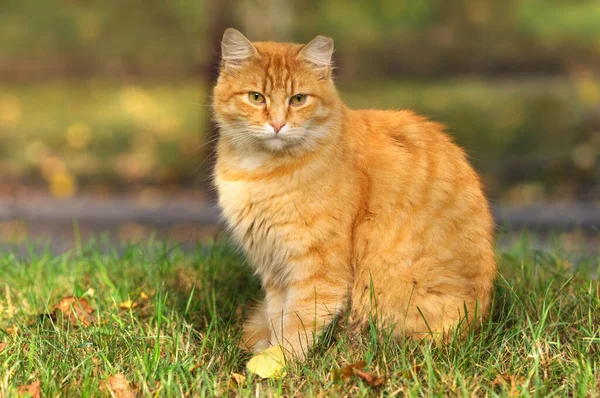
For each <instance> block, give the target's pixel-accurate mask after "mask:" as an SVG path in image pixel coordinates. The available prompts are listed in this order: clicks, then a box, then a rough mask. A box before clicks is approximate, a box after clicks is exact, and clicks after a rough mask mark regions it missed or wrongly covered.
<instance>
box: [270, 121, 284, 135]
mask: <svg viewBox="0 0 600 398" xmlns="http://www.w3.org/2000/svg"><path fill="white" fill-rule="evenodd" d="M269 124H270V125H271V126H272V127H273V130H275V134H277V133H279V130H281V129H282V127H283V126H285V122H280V121H273V122H269Z"/></svg>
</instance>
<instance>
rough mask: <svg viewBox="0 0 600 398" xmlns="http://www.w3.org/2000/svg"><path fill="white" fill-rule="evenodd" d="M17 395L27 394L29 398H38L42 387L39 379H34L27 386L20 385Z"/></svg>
mask: <svg viewBox="0 0 600 398" xmlns="http://www.w3.org/2000/svg"><path fill="white" fill-rule="evenodd" d="M18 391H19V395H22V394H29V396H31V398H39V397H40V396H41V393H42V389H41V387H40V381H39V380H36V381H34V382H33V383H31V384H29V385H27V386H21V387H19V388H18Z"/></svg>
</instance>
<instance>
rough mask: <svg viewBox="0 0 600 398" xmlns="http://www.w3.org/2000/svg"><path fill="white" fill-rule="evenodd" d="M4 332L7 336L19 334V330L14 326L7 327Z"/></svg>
mask: <svg viewBox="0 0 600 398" xmlns="http://www.w3.org/2000/svg"><path fill="white" fill-rule="evenodd" d="M5 330H6V333H7V334H17V333H19V328H18V327H16V326H15V325H12V326H9V327H7V328H6V329H5Z"/></svg>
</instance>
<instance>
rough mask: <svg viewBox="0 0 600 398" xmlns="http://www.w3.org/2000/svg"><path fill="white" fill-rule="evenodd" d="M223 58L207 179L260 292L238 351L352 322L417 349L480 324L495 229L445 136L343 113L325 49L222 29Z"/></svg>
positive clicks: (413, 124)
mask: <svg viewBox="0 0 600 398" xmlns="http://www.w3.org/2000/svg"><path fill="white" fill-rule="evenodd" d="M222 52H223V60H222V67H221V72H220V77H219V80H218V82H217V85H216V87H215V89H214V104H213V107H214V115H215V118H216V121H217V123H218V125H219V127H220V138H219V144H218V157H217V164H216V168H215V182H216V186H217V188H218V192H219V204H220V206H221V209H222V212H223V215H224V217H225V220H226V221H227V224H228V226H229V227H230V229H231V232H232V234H233V237H234V239H235V240H236V241H237V242H238V243H239V245H240V246H241V247H242V248H243V249H244V251H245V253H246V254H247V256H248V258H249V260H250V262H251V263H252V264H253V266H254V267H255V271H256V274H257V275H258V276H259V277H260V280H261V282H262V286H263V288H264V291H265V299H264V301H263V302H262V303H261V304H260V306H259V307H258V308H257V310H256V311H255V312H254V313H253V315H252V316H251V317H250V319H249V320H248V321H247V323H246V325H245V328H244V344H245V346H246V347H248V348H249V349H251V350H252V351H254V352H259V351H261V350H264V349H266V348H269V347H271V346H272V345H275V344H281V345H282V346H283V347H284V348H285V349H286V350H287V351H288V352H289V353H290V354H292V355H295V356H296V357H303V356H304V354H305V353H306V351H307V349H308V348H310V346H311V344H312V343H313V342H314V340H315V338H316V337H317V336H318V335H319V333H320V332H321V331H322V330H323V328H324V327H326V326H327V325H328V324H329V323H331V321H332V320H333V319H334V317H335V316H336V315H339V314H341V313H343V312H345V311H347V310H349V311H350V315H351V317H352V319H353V320H356V322H357V323H358V324H359V325H365V324H366V323H367V322H368V320H369V319H370V318H371V317H372V316H376V317H377V319H379V320H380V322H382V323H384V324H386V325H393V327H394V330H395V332H396V334H397V335H398V336H408V337H414V338H423V337H426V336H436V335H437V336H444V335H447V332H449V331H451V329H453V328H454V327H456V326H457V325H462V326H465V327H461V328H460V329H461V331H464V330H466V329H468V327H472V326H474V325H476V324H477V323H478V322H479V320H481V319H482V318H484V317H485V316H486V315H487V313H488V310H489V306H490V298H491V294H492V286H493V281H494V277H495V273H496V267H495V262H494V253H493V249H492V238H493V237H492V219H491V217H490V212H489V209H488V204H487V201H486V199H485V197H484V195H483V193H482V191H481V184H480V182H479V178H478V176H477V174H476V173H475V172H474V171H473V169H472V168H471V167H470V166H469V164H468V162H467V159H466V157H465V154H464V152H463V151H462V150H461V149H459V148H458V147H457V146H456V145H455V144H453V143H452V141H451V140H450V138H449V137H448V136H447V135H446V134H445V133H444V132H443V127H442V126H441V125H440V124H437V123H433V122H430V121H428V120H427V119H425V118H424V117H421V116H418V115H416V114H414V113H412V112H410V111H379V110H351V109H349V108H347V107H346V106H345V105H344V103H343V102H342V100H341V99H340V96H339V94H338V92H337V90H336V88H335V86H334V83H333V80H332V76H331V74H332V65H331V58H332V54H333V40H332V39H330V38H328V37H324V36H317V37H316V38H315V39H314V40H312V41H311V42H310V43H308V44H306V45H301V44H290V43H273V42H261V43H251V42H250V41H249V40H248V39H246V37H244V36H243V35H242V34H241V33H240V32H238V31H237V30H235V29H228V30H227V31H226V32H225V34H224V36H223V42H222ZM461 319H462V321H461Z"/></svg>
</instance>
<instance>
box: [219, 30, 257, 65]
mask: <svg viewBox="0 0 600 398" xmlns="http://www.w3.org/2000/svg"><path fill="white" fill-rule="evenodd" d="M257 53H258V52H257V51H256V48H255V47H254V45H252V43H251V42H250V40H248V39H247V38H246V36H244V35H243V34H241V33H240V31H239V30H237V29H233V28H227V29H226V30H225V33H223V39H222V40H221V58H222V60H223V66H224V67H226V68H239V67H240V66H242V65H243V64H244V63H245V62H246V61H248V60H249V59H250V58H252V57H253V56H255V55H256V54H257Z"/></svg>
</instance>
